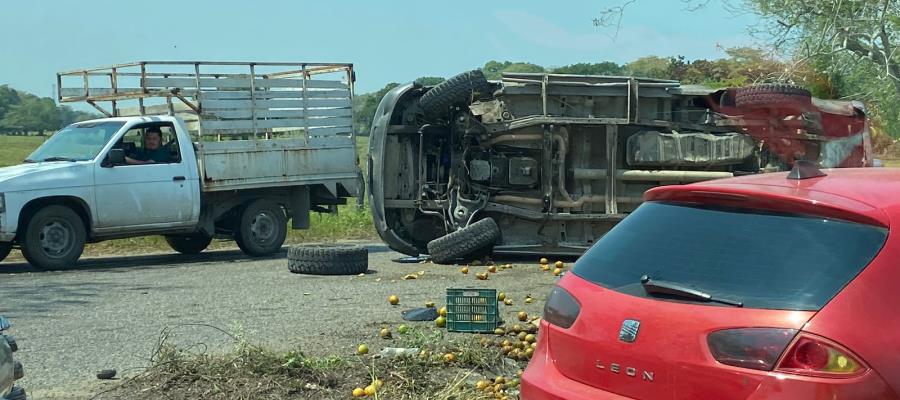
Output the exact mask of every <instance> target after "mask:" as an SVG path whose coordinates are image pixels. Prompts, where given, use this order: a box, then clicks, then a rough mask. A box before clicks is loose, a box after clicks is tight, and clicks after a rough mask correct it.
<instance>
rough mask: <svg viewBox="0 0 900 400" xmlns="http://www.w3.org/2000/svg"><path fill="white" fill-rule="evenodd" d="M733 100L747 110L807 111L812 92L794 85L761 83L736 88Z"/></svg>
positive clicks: (810, 102) (810, 103) (739, 106)
mask: <svg viewBox="0 0 900 400" xmlns="http://www.w3.org/2000/svg"><path fill="white" fill-rule="evenodd" d="M734 102H735V106H737V107H738V108H743V109H747V110H760V109H777V110H786V111H807V110H809V109H811V108H812V94H811V93H810V92H809V90H806V89H804V88H802V87H799V86H795V85H786V84H761V85H753V86H749V87H744V88H740V89H738V90H737V92H736V93H735V95H734Z"/></svg>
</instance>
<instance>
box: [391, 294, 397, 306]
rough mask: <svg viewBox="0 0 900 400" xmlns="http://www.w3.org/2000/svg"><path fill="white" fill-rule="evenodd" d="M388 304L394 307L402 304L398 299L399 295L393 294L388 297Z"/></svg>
mask: <svg viewBox="0 0 900 400" xmlns="http://www.w3.org/2000/svg"><path fill="white" fill-rule="evenodd" d="M388 303H391V305H392V306H396V305H397V304H400V298H399V297H397V295H395V294H392V295H390V296H388Z"/></svg>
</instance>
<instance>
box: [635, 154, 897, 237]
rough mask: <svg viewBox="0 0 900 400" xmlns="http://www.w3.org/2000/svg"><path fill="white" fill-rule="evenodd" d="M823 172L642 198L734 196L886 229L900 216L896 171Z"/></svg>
mask: <svg viewBox="0 0 900 400" xmlns="http://www.w3.org/2000/svg"><path fill="white" fill-rule="evenodd" d="M822 172H824V173H825V174H826V175H825V176H821V177H814V178H806V179H788V178H787V176H788V173H787V172H775V173H769V174H756V175H747V176H742V177H735V178H726V179H718V180H712V181H705V182H698V183H693V184H689V185H673V186H661V187H658V188H654V189H652V190H650V191H648V192H647V193H646V194H645V199H646V200H648V201H654V200H687V201H692V200H695V201H700V202H704V201H706V200H709V201H711V202H714V201H713V200H710V199H712V198H714V197H716V194H718V195H719V196H718V198H719V200H722V199H725V198H726V197H727V196H729V195H730V196H733V197H732V200H735V201H737V199H738V197H737V196H745V197H747V198H749V199H751V200H750V201H751V202H754V203H757V204H760V203H761V202H768V203H770V205H771V203H773V202H774V203H779V204H781V203H783V205H787V204H790V205H791V207H788V206H784V207H777V208H779V209H783V210H784V211H790V210H792V209H794V208H792V207H793V206H800V208H801V209H802V210H803V211H805V212H809V213H811V214H817V215H824V216H833V217H836V218H841V219H848V220H852V221H857V222H865V223H870V224H877V225H881V226H885V227H887V226H889V225H890V220H891V217H890V216H893V215H900V168H835V169H825V170H822ZM704 196H705V197H706V198H703V197H704ZM744 200H746V199H744ZM724 202H725V203H728V201H724ZM731 204H733V205H735V206H739V205H740V204H739V203H737V202H732V203H731ZM766 208H770V207H766Z"/></svg>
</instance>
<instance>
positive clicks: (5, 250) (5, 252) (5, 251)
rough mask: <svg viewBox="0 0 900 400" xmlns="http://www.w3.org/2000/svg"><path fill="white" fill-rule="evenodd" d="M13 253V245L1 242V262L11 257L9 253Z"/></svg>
mask: <svg viewBox="0 0 900 400" xmlns="http://www.w3.org/2000/svg"><path fill="white" fill-rule="evenodd" d="M11 251H12V243H10V242H0V261H3V260H5V259H6V257H7V256H9V252H11Z"/></svg>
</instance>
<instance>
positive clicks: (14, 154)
mask: <svg viewBox="0 0 900 400" xmlns="http://www.w3.org/2000/svg"><path fill="white" fill-rule="evenodd" d="M46 139H47V137H39V136H0V167H6V166H10V165H16V164H19V163H21V162H22V160H24V159H25V158H26V157H27V156H28V155H29V154H31V152H32V151H34V149H35V148H37V147H38V146H40V145H41V143H43V142H44V140H46ZM368 148H369V138H368V137H358V138H357V143H356V150H357V153H358V154H359V160H360V163H362V164H363V165H360V167H361V168H365V165H364V163H365V160H366V154H367V153H368ZM347 203H348V204H347V205H346V206H340V207H339V208H338V213H337V214H317V213H313V214H312V215H311V218H310V219H311V221H310V228H309V229H307V230H288V238H287V243H288V244H296V243H304V242H323V241H331V240H339V239H376V238H377V235H376V233H375V230H374V228H373V226H372V214H371V212H370V211H369V209H368V208H367V207H363V208H362V209H357V207H356V199H348V200H347ZM232 247H235V244H234V242H232V241H215V242H213V244H212V245H210V248H232ZM168 250H169V247H168V245H167V244H166V242H165V240H164V239H163V238H162V237H159V236H150V237H141V238H131V239H122V240H111V241H108V242H102V243H97V244H92V245H88V247H87V249H85V254H86V255H88V256H97V255H104V254H110V253H123V252H128V253H132V252H142V253H147V252H156V251H168ZM14 256H17V255H14Z"/></svg>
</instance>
